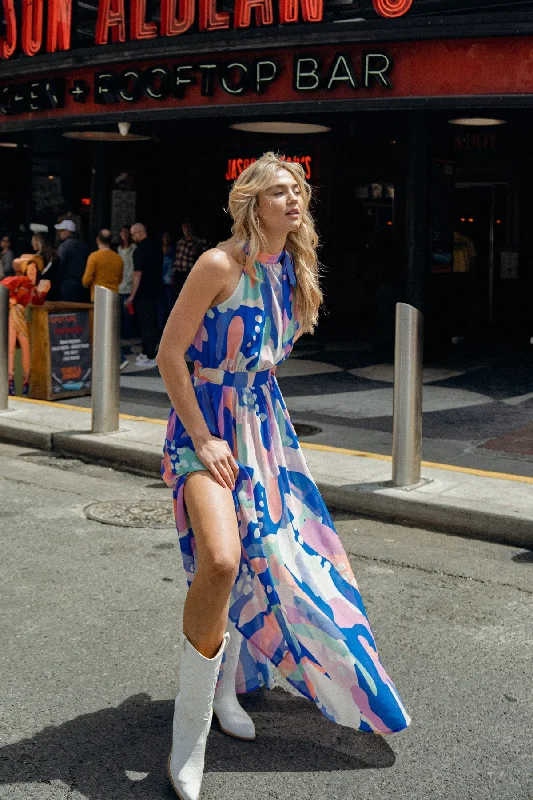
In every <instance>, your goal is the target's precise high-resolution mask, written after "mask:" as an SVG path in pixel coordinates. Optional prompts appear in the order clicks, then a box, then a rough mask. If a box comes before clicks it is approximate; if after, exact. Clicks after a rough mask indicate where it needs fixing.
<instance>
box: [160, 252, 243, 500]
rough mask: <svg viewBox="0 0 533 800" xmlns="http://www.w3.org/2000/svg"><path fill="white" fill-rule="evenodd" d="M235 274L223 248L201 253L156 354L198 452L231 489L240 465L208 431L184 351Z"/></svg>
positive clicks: (165, 382)
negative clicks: (209, 309) (206, 314)
mask: <svg viewBox="0 0 533 800" xmlns="http://www.w3.org/2000/svg"><path fill="white" fill-rule="evenodd" d="M233 275H234V267H233V266H232V264H231V262H230V260H229V258H228V256H227V255H226V253H224V252H223V251H221V250H218V249H213V250H208V251H207V252H206V253H204V254H203V255H202V256H200V258H199V259H198V261H197V262H196V264H195V265H194V267H193V268H192V270H191V272H190V273H189V276H188V277H187V280H186V282H185V285H184V286H183V289H182V290H181V292H180V295H179V297H178V299H177V301H176V303H175V305H174V308H173V309H172V312H171V314H170V317H169V319H168V322H167V324H166V327H165V330H164V331H163V336H162V337H161V344H160V345H159V352H158V354H157V359H156V360H157V365H158V367H159V371H160V373H161V377H162V378H163V382H164V384H165V388H166V390H167V392H168V396H169V398H170V402H171V403H172V405H173V407H174V409H175V410H176V413H177V415H178V417H179V418H180V420H181V421H182V423H183V425H184V427H185V430H186V431H187V433H188V434H189V436H190V437H191V439H192V441H193V445H194V449H195V451H196V455H197V456H198V458H199V459H200V461H201V462H202V463H203V464H204V466H205V467H206V468H207V469H208V470H209V471H210V472H211V473H212V474H213V475H214V477H215V478H216V479H217V481H218V482H219V483H220V484H221V486H228V487H229V488H230V489H233V488H234V485H235V477H236V476H237V473H238V466H237V463H236V461H235V459H234V458H233V455H232V453H231V450H230V448H229V445H228V444H227V443H226V442H225V441H223V440H221V439H218V438H216V437H215V436H212V435H211V433H210V432H209V429H208V427H207V424H206V422H205V419H204V416H203V414H202V411H201V409H200V406H199V405H198V401H197V399H196V394H195V392H194V388H193V386H192V384H191V379H190V376H189V370H188V369H187V364H186V361H185V353H186V351H187V349H188V348H189V346H190V344H191V342H192V341H193V339H194V337H195V335H196V333H197V331H198V328H199V327H200V324H201V322H202V320H203V318H204V315H205V313H206V311H207V310H208V308H210V307H211V306H212V305H213V302H214V301H215V299H216V298H217V296H218V295H220V294H221V293H223V292H224V290H225V288H226V287H227V286H228V284H229V282H230V280H231V279H232V277H233ZM228 293H229V292H228Z"/></svg>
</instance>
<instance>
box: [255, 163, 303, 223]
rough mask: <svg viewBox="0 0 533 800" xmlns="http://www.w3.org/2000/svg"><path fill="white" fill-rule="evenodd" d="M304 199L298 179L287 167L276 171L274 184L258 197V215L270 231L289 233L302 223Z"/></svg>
mask: <svg viewBox="0 0 533 800" xmlns="http://www.w3.org/2000/svg"><path fill="white" fill-rule="evenodd" d="M303 208H304V199H303V196H302V193H301V191H300V186H299V184H298V182H297V180H296V179H295V178H294V177H293V176H292V175H291V173H290V172H288V171H287V170H286V169H283V168H280V169H278V171H277V172H276V179H275V182H274V184H273V185H272V186H271V187H270V188H269V189H266V190H265V191H264V192H260V193H259V195H258V197H257V216H258V217H259V221H260V222H261V227H262V228H263V229H264V230H265V231H267V232H270V233H276V234H288V233H291V231H297V230H298V228H299V227H300V225H301V224H302V213H303Z"/></svg>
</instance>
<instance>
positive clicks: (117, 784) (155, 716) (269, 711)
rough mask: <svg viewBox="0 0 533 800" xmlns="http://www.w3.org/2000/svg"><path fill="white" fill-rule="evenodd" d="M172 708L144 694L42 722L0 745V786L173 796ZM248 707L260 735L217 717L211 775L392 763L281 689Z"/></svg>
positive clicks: (377, 745)
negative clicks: (232, 729)
mask: <svg viewBox="0 0 533 800" xmlns="http://www.w3.org/2000/svg"><path fill="white" fill-rule="evenodd" d="M173 706H174V704H173V702H172V701H171V700H158V701H156V700H151V699H150V697H149V696H148V695H145V694H139V695H134V696H132V697H130V698H128V699H127V700H125V701H124V702H123V703H122V704H121V705H120V706H118V707H117V708H105V709H102V710H100V711H96V712H94V713H92V714H85V715H83V716H80V717H77V718H76V719H74V720H70V721H69V722H65V723H63V724H62V725H58V726H57V727H53V726H50V727H47V728H44V729H43V730H42V731H40V732H39V733H37V734H36V735H35V736H32V737H31V738H28V739H23V740H21V741H19V742H16V743H14V744H11V745H7V746H5V747H3V748H1V749H0V785H2V784H17V783H37V784H39V783H41V784H49V783H50V781H63V782H64V783H66V784H68V785H69V786H70V787H73V788H74V787H75V788H76V789H77V791H78V792H81V794H82V795H84V796H86V797H87V798H88V800H126V799H127V798H131V797H132V796H135V797H139V796H142V797H143V798H151V797H154V798H155V797H163V798H164V797H167V798H170V797H173V796H174V795H173V794H172V791H171V789H170V787H169V785H168V781H167V777H166V761H167V757H168V752H169V748H170V738H171V733H170V732H171V722H172V713H173ZM243 706H245V707H246V708H247V710H248V711H250V712H251V713H252V714H253V716H254V720H255V722H256V726H257V734H258V741H256V742H240V741H238V740H236V739H231V738H230V737H228V736H226V735H224V734H222V733H221V732H220V731H219V730H218V729H217V727H216V723H214V724H213V729H212V732H211V734H210V736H209V740H208V747H207V761H206V773H209V772H259V773H261V772H263V773H264V772H306V771H312V772H330V771H333V770H356V769H365V768H374V769H376V768H385V767H390V766H392V764H393V763H394V761H395V756H394V753H393V751H392V750H391V748H390V746H389V744H388V743H387V742H386V740H385V739H384V738H383V737H381V736H375V735H373V734H365V733H356V732H355V731H352V730H350V729H348V728H342V727H340V726H338V725H334V724H332V723H331V722H328V721H327V720H326V719H325V718H324V717H323V716H322V715H321V714H320V712H319V711H318V710H317V709H316V708H315V707H314V706H313V705H312V704H311V703H309V702H308V701H306V700H304V699H302V698H298V697H293V696H292V695H289V694H288V693H287V692H284V691H283V690H281V689H274V690H273V691H271V692H257V693H255V694H254V695H248V696H247V697H245V698H243ZM127 773H129V775H128V774H127ZM141 787H142V788H141Z"/></svg>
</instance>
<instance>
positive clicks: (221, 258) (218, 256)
mask: <svg viewBox="0 0 533 800" xmlns="http://www.w3.org/2000/svg"><path fill="white" fill-rule="evenodd" d="M196 267H198V268H199V269H206V270H209V269H210V270H213V271H216V272H217V273H219V274H220V275H221V276H222V275H225V274H231V273H234V272H236V271H239V270H242V268H243V267H244V258H243V259H242V263H241V262H240V261H239V259H238V253H237V252H236V248H235V245H234V244H232V243H231V242H221V243H220V244H217V245H216V247H210V248H209V250H206V251H205V252H204V253H202V255H201V256H200V257H199V258H198V261H197V262H196V264H195V267H194V268H195V269H196Z"/></svg>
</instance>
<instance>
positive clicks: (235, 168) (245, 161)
mask: <svg viewBox="0 0 533 800" xmlns="http://www.w3.org/2000/svg"><path fill="white" fill-rule="evenodd" d="M282 159H283V161H293V162H295V163H296V164H301V165H302V167H303V168H304V172H305V179H306V180H307V181H308V180H309V179H310V178H311V175H312V171H311V167H312V163H313V157H312V156H282ZM255 161H257V158H228V166H227V169H226V175H225V178H226V180H227V181H234V180H236V178H238V177H239V175H240V174H241V172H244V170H245V169H246V168H247V167H249V166H250V164H253V163H254V162H255Z"/></svg>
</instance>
